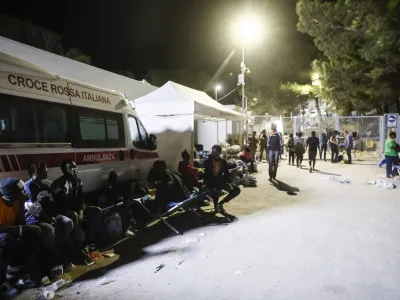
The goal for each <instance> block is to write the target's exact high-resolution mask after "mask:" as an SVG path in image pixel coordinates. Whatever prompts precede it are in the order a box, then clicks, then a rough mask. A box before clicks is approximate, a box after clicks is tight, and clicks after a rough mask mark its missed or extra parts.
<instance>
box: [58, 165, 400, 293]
mask: <svg viewBox="0 0 400 300" xmlns="http://www.w3.org/2000/svg"><path fill="white" fill-rule="evenodd" d="M307 163H308V162H307V161H305V162H304V163H303V165H305V164H307ZM266 166H267V165H266V164H263V165H262V166H261V168H260V169H261V171H263V170H264V171H265V170H266ZM317 169H320V170H321V172H319V173H312V174H310V173H309V172H308V171H307V170H300V169H297V168H296V167H292V166H287V165H286V161H283V162H282V163H281V167H280V169H279V171H278V179H279V180H280V181H282V182H283V183H282V184H280V185H279V186H278V187H276V186H273V185H271V184H270V183H269V182H268V180H267V179H268V178H267V177H268V176H267V174H268V172H262V173H261V174H259V175H257V178H258V182H259V187H258V188H254V189H243V190H242V194H241V195H240V196H239V198H238V199H236V201H235V202H232V203H230V204H228V205H227V206H226V209H227V211H228V212H229V213H231V214H233V215H236V216H238V218H239V220H238V221H236V222H233V223H230V224H228V225H226V224H223V225H219V226H205V227H200V228H196V229H194V230H191V231H187V232H185V233H184V235H183V236H172V237H170V238H166V239H163V240H162V241H160V242H158V243H155V244H153V245H150V246H148V247H146V248H145V249H144V250H145V251H146V253H147V254H146V255H145V256H143V257H142V258H140V259H138V260H135V261H131V262H127V263H125V264H123V265H122V266H119V267H116V268H114V269H112V270H110V271H108V272H107V273H105V274H103V275H101V276H98V277H96V278H94V279H91V280H87V281H81V282H77V283H75V284H74V286H72V287H71V288H69V289H68V290H65V291H63V292H61V293H60V295H62V296H63V299H141V300H144V299H149V300H150V299H151V300H157V299H229V300H233V299H252V300H253V299H254V300H257V299H260V300H261V299H307V300H312V299H324V300H328V299H346V300H348V299H363V300H367V299H371V300H377V299H400V285H399V282H400V218H399V213H400V190H399V189H397V190H384V189H381V188H378V187H374V186H369V185H367V184H366V182H367V181H369V180H371V179H375V178H376V175H377V174H379V173H381V174H383V172H384V170H383V169H382V170H379V169H378V168H377V167H376V164H375V163H369V164H368V163H365V164H363V165H359V164H356V165H351V166H349V165H336V164H335V165H331V164H330V163H326V162H320V161H318V162H317ZM330 176H337V177H338V178H346V179H349V180H351V181H352V182H351V183H350V184H340V183H337V182H333V181H331V180H329V179H328V178H329V177H330ZM288 187H290V188H291V189H290V191H291V192H290V193H288V192H287V190H288ZM160 265H163V266H164V267H163V268H162V269H161V270H159V271H158V272H157V273H155V270H156V268H157V267H158V266H160ZM103 278H106V279H105V280H107V281H110V283H109V284H107V285H100V282H101V280H102V279H103Z"/></svg>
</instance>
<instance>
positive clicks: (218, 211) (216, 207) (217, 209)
mask: <svg viewBox="0 0 400 300" xmlns="http://www.w3.org/2000/svg"><path fill="white" fill-rule="evenodd" d="M214 209H215V212H216V213H220V214H223V213H225V209H224V207H223V206H222V205H221V204H219V205H217V206H215V208H214Z"/></svg>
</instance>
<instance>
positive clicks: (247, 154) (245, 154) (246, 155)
mask: <svg viewBox="0 0 400 300" xmlns="http://www.w3.org/2000/svg"><path fill="white" fill-rule="evenodd" d="M239 159H240V160H241V161H243V162H245V163H246V164H250V166H249V172H250V173H253V172H254V161H253V159H252V158H251V150H250V148H249V147H246V148H244V151H242V152H240V153H239Z"/></svg>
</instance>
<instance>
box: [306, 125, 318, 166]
mask: <svg viewBox="0 0 400 300" xmlns="http://www.w3.org/2000/svg"><path fill="white" fill-rule="evenodd" d="M315 135H316V134H315V131H311V136H310V137H309V138H308V139H307V142H306V150H307V149H308V163H309V165H310V173H311V172H312V171H315V162H316V159H317V150H319V153H320V154H321V148H320V145H319V138H317V137H316V136H315ZM311 165H312V166H311Z"/></svg>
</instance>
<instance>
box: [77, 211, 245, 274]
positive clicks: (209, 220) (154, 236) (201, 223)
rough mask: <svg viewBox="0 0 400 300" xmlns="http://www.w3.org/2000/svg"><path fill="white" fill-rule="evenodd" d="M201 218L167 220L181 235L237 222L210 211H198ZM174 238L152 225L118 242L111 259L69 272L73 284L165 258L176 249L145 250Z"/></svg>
mask: <svg viewBox="0 0 400 300" xmlns="http://www.w3.org/2000/svg"><path fill="white" fill-rule="evenodd" d="M199 212H200V214H201V216H202V218H199V217H198V216H196V215H195V214H193V213H191V212H186V213H177V214H175V215H173V216H172V217H171V218H169V219H168V222H169V223H170V224H171V225H172V226H174V227H175V228H177V229H178V230H179V231H180V232H182V233H184V232H186V231H189V230H192V229H196V228H201V227H205V226H223V225H228V224H230V223H232V222H234V221H236V220H238V219H237V218H236V217H235V216H233V215H230V214H227V213H224V214H222V215H220V214H218V215H216V214H215V213H214V212H212V211H211V210H208V211H204V210H202V211H199ZM172 236H175V233H173V232H172V231H171V230H170V229H169V228H168V227H167V226H166V225H165V224H163V223H162V222H157V223H156V224H153V225H152V226H150V227H148V228H146V229H145V230H143V231H141V232H140V233H138V234H137V235H135V236H134V237H132V238H129V239H127V240H125V241H123V242H121V243H118V244H116V245H114V246H113V247H111V248H112V249H114V254H116V256H115V258H114V259H106V258H101V261H99V262H98V263H97V264H96V265H94V266H91V267H87V268H81V267H80V268H79V269H77V270H76V272H75V274H74V272H72V274H71V277H72V278H73V280H74V282H79V281H84V280H89V279H95V278H98V277H101V276H104V275H105V274H106V273H107V272H108V271H110V270H112V269H115V268H118V267H120V266H122V265H125V264H128V263H132V262H135V261H138V260H140V259H144V258H149V257H152V256H159V255H164V254H166V253H169V252H174V251H176V249H173V248H171V249H167V250H164V251H162V252H155V253H154V252H152V253H151V254H150V253H148V252H146V251H145V250H144V249H145V248H147V247H149V246H151V245H154V244H157V243H159V242H160V241H162V240H164V239H166V238H169V237H172Z"/></svg>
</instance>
